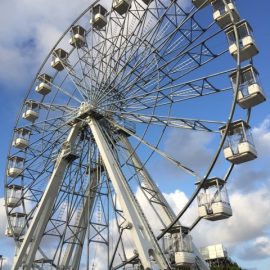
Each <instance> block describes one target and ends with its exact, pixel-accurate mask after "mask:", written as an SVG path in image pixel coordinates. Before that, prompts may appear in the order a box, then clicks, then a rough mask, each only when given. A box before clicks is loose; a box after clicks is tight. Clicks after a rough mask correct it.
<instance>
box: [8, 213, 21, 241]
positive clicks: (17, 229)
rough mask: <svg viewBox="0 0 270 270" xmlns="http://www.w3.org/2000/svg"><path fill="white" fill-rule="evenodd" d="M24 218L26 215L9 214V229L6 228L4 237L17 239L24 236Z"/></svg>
mask: <svg viewBox="0 0 270 270" xmlns="http://www.w3.org/2000/svg"><path fill="white" fill-rule="evenodd" d="M25 217H26V214H24V213H12V214H9V219H10V222H11V227H7V228H6V232H5V234H6V236H9V237H13V235H14V236H15V237H19V236H21V235H23V234H24V229H25Z"/></svg>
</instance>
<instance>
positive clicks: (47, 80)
mask: <svg viewBox="0 0 270 270" xmlns="http://www.w3.org/2000/svg"><path fill="white" fill-rule="evenodd" d="M37 79H38V80H39V82H40V83H39V84H38V85H37V86H36V89H35V90H36V92H37V93H39V94H41V95H43V96H46V95H47V94H49V93H50V92H51V90H52V87H51V82H52V81H53V78H52V77H51V76H50V75H48V74H46V73H43V74H40V75H39V76H38V77H37Z"/></svg>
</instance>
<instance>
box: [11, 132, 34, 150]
mask: <svg viewBox="0 0 270 270" xmlns="http://www.w3.org/2000/svg"><path fill="white" fill-rule="evenodd" d="M30 134H31V131H30V130H28V129H26V128H18V129H16V130H15V132H14V140H13V142H12V145H13V146H14V147H16V148H19V149H24V148H26V147H27V146H28V145H29V138H30Z"/></svg>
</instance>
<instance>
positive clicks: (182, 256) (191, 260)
mask: <svg viewBox="0 0 270 270" xmlns="http://www.w3.org/2000/svg"><path fill="white" fill-rule="evenodd" d="M172 237H173V245H174V248H175V251H176V252H175V256H174V259H175V265H176V266H177V267H187V268H191V269H192V267H194V265H195V258H196V257H195V254H194V252H193V247H192V238H191V235H190V234H189V229H188V228H187V227H183V226H181V227H180V231H179V233H174V234H173V235H172Z"/></svg>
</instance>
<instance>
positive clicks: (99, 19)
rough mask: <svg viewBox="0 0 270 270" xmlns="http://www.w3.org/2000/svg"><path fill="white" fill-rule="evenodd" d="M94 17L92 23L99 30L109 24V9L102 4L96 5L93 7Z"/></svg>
mask: <svg viewBox="0 0 270 270" xmlns="http://www.w3.org/2000/svg"><path fill="white" fill-rule="evenodd" d="M92 16H93V18H92V19H91V21H90V23H92V25H93V27H94V28H96V29H97V30H101V29H102V28H103V27H105V26H106V24H107V10H106V9H105V8H104V7H103V6H102V5H96V6H94V7H93V15H92Z"/></svg>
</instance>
